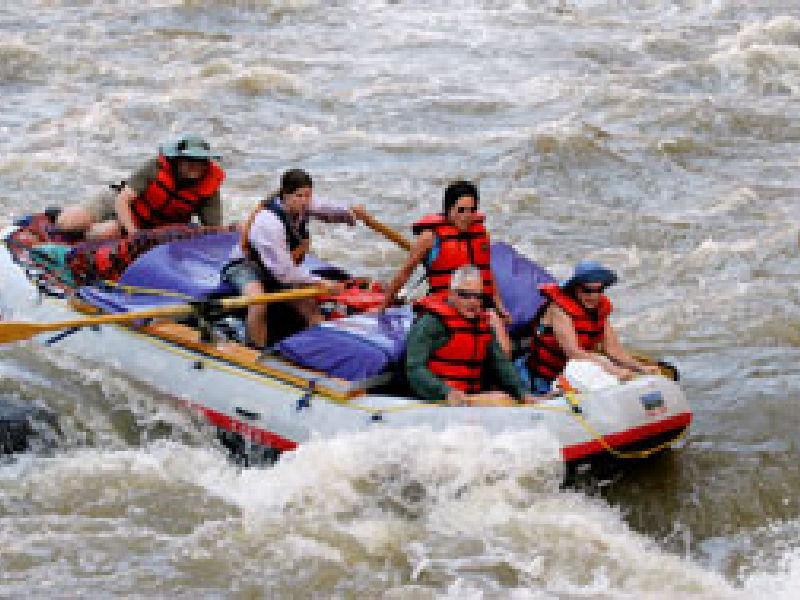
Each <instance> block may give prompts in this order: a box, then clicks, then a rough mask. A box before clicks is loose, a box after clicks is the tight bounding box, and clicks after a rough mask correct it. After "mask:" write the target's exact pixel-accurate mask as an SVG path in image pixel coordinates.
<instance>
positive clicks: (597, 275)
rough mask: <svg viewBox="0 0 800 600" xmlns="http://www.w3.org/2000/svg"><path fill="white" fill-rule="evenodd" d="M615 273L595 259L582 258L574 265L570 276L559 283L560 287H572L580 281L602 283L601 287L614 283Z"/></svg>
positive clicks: (615, 280)
mask: <svg viewBox="0 0 800 600" xmlns="http://www.w3.org/2000/svg"><path fill="white" fill-rule="evenodd" d="M616 282H617V274H616V273H614V271H612V270H611V269H609V268H607V267H604V266H603V265H601V264H600V263H599V262H597V261H596V260H582V261H580V262H578V263H577V264H576V265H575V269H574V270H573V272H572V276H571V277H570V278H569V279H567V280H565V281H563V282H562V283H561V287H562V288H568V287H572V286H574V285H578V284H581V283H602V284H603V287H608V286H610V285H614V284H615V283H616Z"/></svg>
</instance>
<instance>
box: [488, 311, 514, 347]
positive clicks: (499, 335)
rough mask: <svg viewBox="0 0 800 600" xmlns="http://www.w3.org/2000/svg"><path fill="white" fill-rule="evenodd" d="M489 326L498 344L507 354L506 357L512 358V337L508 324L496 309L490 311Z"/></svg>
mask: <svg viewBox="0 0 800 600" xmlns="http://www.w3.org/2000/svg"><path fill="white" fill-rule="evenodd" d="M489 326H490V327H491V328H492V331H493V332H494V337H495V339H496V340H497V345H498V346H500V349H501V350H502V351H503V354H505V355H506V358H511V338H510V337H509V335H508V331H507V330H506V324H505V323H503V319H502V317H501V316H500V315H499V314H497V312H496V311H493V310H490V311H489Z"/></svg>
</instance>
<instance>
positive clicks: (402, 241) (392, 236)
mask: <svg viewBox="0 0 800 600" xmlns="http://www.w3.org/2000/svg"><path fill="white" fill-rule="evenodd" d="M357 216H358V218H359V219H360V220H361V222H362V223H364V225H366V226H367V227H369V228H370V229H372V230H373V231H376V232H378V233H380V234H381V235H383V236H384V237H386V238H387V239H389V240H391V241H393V242H394V243H395V244H397V245H398V246H400V247H401V248H402V249H403V250H405V251H406V252H408V251H410V250H411V242H409V241H408V240H407V239H406V238H405V236H403V235H402V234H401V233H400V232H398V231H395V230H394V229H392V228H391V227H389V226H388V225H385V224H383V223H381V222H380V221H378V220H377V219H376V218H375V217H373V216H372V215H370V214H368V213H366V212H364V211H360V212H359V213H358V215H357Z"/></svg>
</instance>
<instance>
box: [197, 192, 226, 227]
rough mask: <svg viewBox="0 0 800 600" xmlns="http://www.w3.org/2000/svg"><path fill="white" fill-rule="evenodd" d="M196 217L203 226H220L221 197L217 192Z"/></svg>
mask: <svg viewBox="0 0 800 600" xmlns="http://www.w3.org/2000/svg"><path fill="white" fill-rule="evenodd" d="M198 216H199V217H200V222H201V223H202V224H203V225H214V226H219V225H222V197H221V195H220V193H219V192H217V193H216V194H214V195H213V196H211V198H209V199H208V202H206V203H205V205H203V207H202V208H201V209H200V214H199V215H198Z"/></svg>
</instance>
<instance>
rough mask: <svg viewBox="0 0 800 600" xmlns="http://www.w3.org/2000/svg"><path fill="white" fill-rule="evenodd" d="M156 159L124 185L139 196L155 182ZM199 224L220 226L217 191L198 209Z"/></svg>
mask: <svg viewBox="0 0 800 600" xmlns="http://www.w3.org/2000/svg"><path fill="white" fill-rule="evenodd" d="M158 169H159V166H158V159H157V158H152V159H150V160H148V161H147V162H146V163H144V165H142V166H141V167H140V168H139V169H138V170H137V171H136V172H134V174H133V175H131V178H130V179H129V180H128V181H127V182H126V183H125V185H127V186H128V187H129V188H131V189H132V190H133V191H134V192H136V194H137V195H138V194H141V193H142V192H144V191H145V190H146V189H147V186H148V185H150V184H151V183H152V182H153V181H155V178H156V176H157V175H158ZM198 217H200V222H201V223H202V224H203V225H222V197H221V196H220V193H219V190H217V191H216V192H214V194H213V195H212V196H211V198H209V199H208V201H207V202H206V203H205V204H204V205H203V206H202V207H201V208H200V212H199V213H198Z"/></svg>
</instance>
